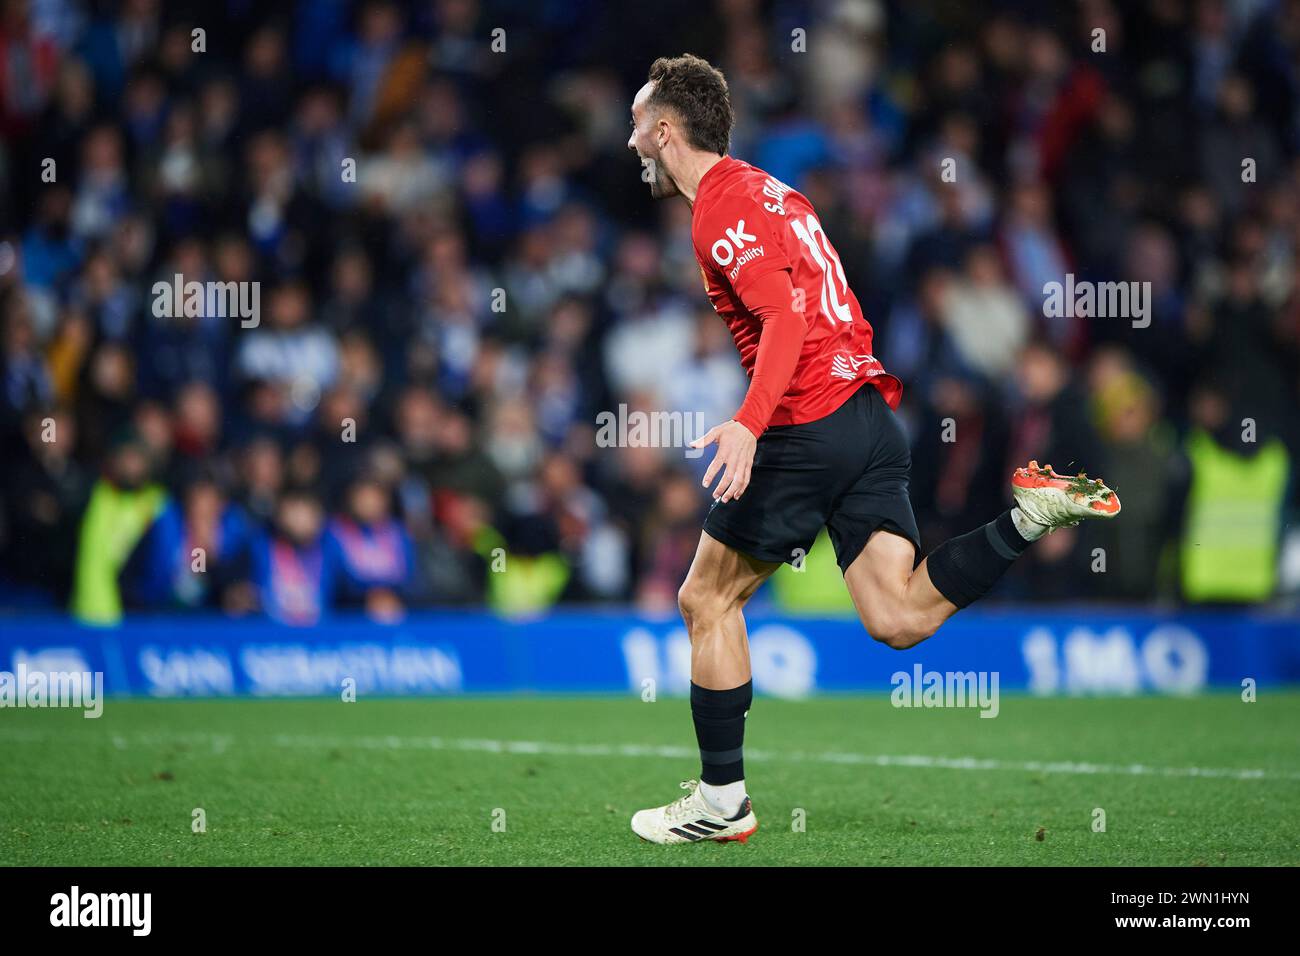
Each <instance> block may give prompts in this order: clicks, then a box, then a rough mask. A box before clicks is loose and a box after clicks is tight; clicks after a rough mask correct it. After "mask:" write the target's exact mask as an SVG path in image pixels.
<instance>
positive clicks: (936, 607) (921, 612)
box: [844, 531, 958, 650]
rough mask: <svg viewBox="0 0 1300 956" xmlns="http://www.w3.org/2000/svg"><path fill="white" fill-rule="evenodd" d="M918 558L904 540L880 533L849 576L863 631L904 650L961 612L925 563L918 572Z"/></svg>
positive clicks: (845, 575) (852, 565)
mask: <svg viewBox="0 0 1300 956" xmlns="http://www.w3.org/2000/svg"><path fill="white" fill-rule="evenodd" d="M915 554H916V548H915V547H914V546H913V545H912V542H910V541H908V540H907V539H906V538H904V537H903V536H902V535H899V534H894V533H893V532H890V531H877V532H876V533H875V534H873V535H872V536H871V537H870V538H868V539H867V544H866V546H865V547H864V548H863V549H862V553H861V554H859V555H858V556H857V558H855V559H854V561H853V563H852V564H850V565H849V566H848V569H847V570H846V571H845V572H844V583H845V584H846V585H848V588H849V596H850V597H851V598H853V606H854V607H855V608H857V609H858V617H859V618H860V619H861V620H862V626H863V627H865V628H866V629H867V633H868V634H870V635H871V636H872V637H874V638H875V639H876V640H878V641H880V642H881V643H884V644H888V645H889V646H890V647H893V648H896V649H898V650H903V649H905V648H908V647H911V646H913V645H914V644H919V643H920V642H921V641H923V640H925V639H926V638H927V637H929V636H930V635H931V634H933V633H934V632H935V631H937V630H938V629H939V625H941V624H942V623H943V622H944V621H946V620H948V618H950V617H952V616H953V615H954V614H956V613H957V611H958V607H957V605H956V604H953V603H952V602H951V601H949V600H948V599H947V598H945V597H944V596H943V595H942V594H940V593H939V590H938V588H936V587H935V586H934V584H933V583H931V581H930V574H929V571H928V570H927V569H926V562H925V561H922V562H921V565H920V567H918V568H916V570H915V571H913V570H912V566H913V564H914V563H915Z"/></svg>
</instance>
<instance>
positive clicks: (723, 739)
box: [691, 680, 754, 787]
mask: <svg viewBox="0 0 1300 956" xmlns="http://www.w3.org/2000/svg"><path fill="white" fill-rule="evenodd" d="M753 700H754V682H753V681H752V680H747V681H745V683H743V684H741V685H740V686H739V687H733V688H732V689H731V690H709V689H708V688H707V687H701V686H699V685H698V684H696V683H695V682H694V681H692V682H691V717H692V718H694V720H695V739H696V740H697V741H698V742H699V745H700V764H701V768H700V779H701V780H703V781H704V782H705V783H708V784H712V785H714V786H717V787H720V786H722V785H723V784H728V783H735V782H736V781H737V780H743V779H744V777H745V761H744V759H743V757H742V756H741V751H742V748H743V746H744V743H745V712H746V711H747V710H749V705H750V704H751V703H753Z"/></svg>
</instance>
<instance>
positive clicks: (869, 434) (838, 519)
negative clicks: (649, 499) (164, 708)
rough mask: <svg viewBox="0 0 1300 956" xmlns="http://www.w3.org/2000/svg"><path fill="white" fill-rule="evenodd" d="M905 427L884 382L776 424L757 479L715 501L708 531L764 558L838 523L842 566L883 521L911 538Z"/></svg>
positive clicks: (801, 545) (835, 537)
mask: <svg viewBox="0 0 1300 956" xmlns="http://www.w3.org/2000/svg"><path fill="white" fill-rule="evenodd" d="M911 467H912V453H911V450H910V449H909V448H908V444H907V435H906V434H905V433H904V432H903V426H902V424H901V423H900V422H899V421H898V419H897V418H896V417H895V416H894V412H893V410H892V409H890V407H889V406H888V405H887V404H886V403H885V400H884V398H883V397H881V394H880V392H879V391H877V390H876V388H875V387H874V386H872V385H870V384H864V385H863V386H862V388H860V389H858V390H857V391H856V392H855V393H854V394H853V397H852V398H850V399H849V400H848V401H846V402H845V403H844V404H843V405H841V406H840V407H839V408H837V409H836V410H835V411H833V412H831V413H830V414H829V415H827V416H826V417H825V418H819V419H817V421H815V422H808V423H807V424H804V425H778V426H775V427H773V428H769V429H768V430H767V431H766V432H765V433H764V434H763V437H762V438H760V439H759V440H758V447H757V449H756V450H755V452H754V467H753V471H752V473H751V475H750V480H749V487H748V488H746V489H745V494H744V495H743V496H742V497H741V499H740V500H739V501H735V500H732V501H728V502H727V503H726V504H721V503H719V502H717V501H714V503H713V507H711V508H710V509H709V514H708V517H706V518H705V519H704V530H705V531H706V532H707V533H708V534H709V535H710V537H713V538H716V539H717V540H718V541H721V542H722V543H723V544H725V545H727V546H728V547H730V548H734V549H735V550H736V551H739V552H741V553H742V554H746V555H749V556H750V557H751V558H755V559H757V560H759V561H771V562H782V561H784V562H790V563H793V562H794V561H796V560H797V559H798V558H799V557H800V556H801V555H804V554H807V553H808V551H809V550H810V549H811V548H812V545H813V541H814V540H815V539H816V538H817V534H818V532H820V531H821V529H822V526H823V525H824V526H825V527H827V528H829V529H830V533H831V543H832V544H833V545H834V546H835V557H836V560H837V561H838V562H839V565H840V570H841V571H843V570H845V569H846V568H848V566H849V565H850V564H852V563H853V561H854V559H855V558H857V556H858V555H859V554H861V553H862V548H863V546H865V545H866V543H867V539H868V538H869V537H871V535H872V533H874V532H875V531H877V530H879V529H884V530H887V531H892V532H894V533H895V534H900V535H902V536H903V537H904V538H906V539H907V540H909V541H911V542H912V544H913V545H914V546H915V547H916V551H917V554H920V551H921V535H920V533H919V532H918V531H917V529H916V517H915V516H914V515H913V514H912V502H911V500H910V499H909V498H908V494H907V479H908V473H909V472H910V471H911Z"/></svg>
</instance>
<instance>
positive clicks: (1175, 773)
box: [273, 734, 1300, 780]
mask: <svg viewBox="0 0 1300 956" xmlns="http://www.w3.org/2000/svg"><path fill="white" fill-rule="evenodd" d="M273 742H274V743H275V744H276V746H280V747H290V748H292V747H301V748H304V749H307V748H318V747H331V748H333V747H360V748H362V749H366V750H461V751H474V752H479V753H495V754H532V755H539V754H540V755H546V756H552V757H668V758H672V759H680V760H688V759H694V758H696V757H698V756H699V751H698V750H696V749H694V748H692V747H674V746H655V745H649V744H557V743H549V742H546V741H541V740H483V739H475V738H451V739H447V738H443V737H337V738H323V737H314V736H293V735H288V734H279V735H277V736H276V737H274V738H273ZM745 759H746V760H759V761H768V760H771V761H782V760H788V761H796V762H799V761H803V762H809V763H829V764H851V765H860V766H871V767H913V768H921V769H938V770H1014V771H1020V772H1022V773H1043V774H1084V775H1092V774H1110V775H1115V776H1130V777H1207V778H1218V779H1226V780H1300V771H1294V770H1261V769H1247V768H1234V767H1152V766H1148V765H1147V764H1105V763H1084V762H1077V761H1065V760H1062V761H1041V760H994V759H986V758H980V757H934V756H929V755H926V754H863V753H837V752H833V751H828V752H823V753H807V752H802V751H778V750H761V749H757V748H746V750H745Z"/></svg>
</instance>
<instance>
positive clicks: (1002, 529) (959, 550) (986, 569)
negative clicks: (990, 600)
mask: <svg viewBox="0 0 1300 956" xmlns="http://www.w3.org/2000/svg"><path fill="white" fill-rule="evenodd" d="M1030 543H1031V542H1029V541H1026V540H1025V539H1024V537H1023V536H1022V535H1021V534H1020V532H1019V531H1017V530H1016V524H1015V522H1014V521H1012V520H1011V512H1010V511H1004V512H1002V514H1000V515H998V516H997V517H996V518H995V519H993V520H992V521H990V522H989V523H988V524H986V525H984V526H983V527H982V528H976V529H975V530H974V531H971V532H969V533H967V534H963V535H959V536H958V537H956V538H950V539H949V540H947V541H945V542H944V543H943V544H941V545H939V547H937V548H935V549H934V550H933V551H931V552H930V556H929V557H928V558H926V559H925V565H926V568H927V569H929V572H930V581H931V582H932V583H933V584H934V586H935V587H936V588H937V589H938V591H939V593H940V594H942V595H943V596H944V597H946V598H947V599H948V600H949V601H951V602H952V603H953V604H955V605H957V606H958V607H965V606H966V605H968V604H970V603H971V602H972V601H974V600H976V599H977V598H981V597H983V596H984V595H986V594H988V593H989V590H990V589H991V588H992V587H993V585H995V584H997V583H998V578H1000V577H1002V574H1003V572H1005V571H1006V569H1007V568H1009V567H1011V565H1012V563H1013V562H1014V561H1015V560H1016V558H1018V557H1020V555H1022V554H1024V552H1025V549H1026V548H1028V547H1029V545H1030Z"/></svg>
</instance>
